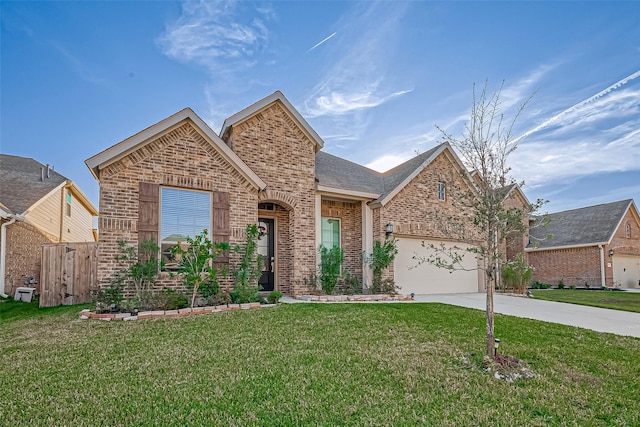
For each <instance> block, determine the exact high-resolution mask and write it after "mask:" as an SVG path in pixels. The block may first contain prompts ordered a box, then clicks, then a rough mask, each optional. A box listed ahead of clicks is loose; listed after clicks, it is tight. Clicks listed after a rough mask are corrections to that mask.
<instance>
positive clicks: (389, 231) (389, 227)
mask: <svg viewBox="0 0 640 427" xmlns="http://www.w3.org/2000/svg"><path fill="white" fill-rule="evenodd" d="M392 234H393V223H392V222H389V223H387V227H386V232H385V235H386V236H387V237H389V236H391V235H392Z"/></svg>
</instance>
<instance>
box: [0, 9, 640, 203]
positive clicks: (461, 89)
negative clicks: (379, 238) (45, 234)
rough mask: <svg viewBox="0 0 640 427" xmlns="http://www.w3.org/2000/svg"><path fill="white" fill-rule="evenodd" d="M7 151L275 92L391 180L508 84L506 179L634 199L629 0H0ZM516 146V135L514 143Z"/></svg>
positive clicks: (39, 154)
mask: <svg viewBox="0 0 640 427" xmlns="http://www.w3.org/2000/svg"><path fill="white" fill-rule="evenodd" d="M0 14H1V17H0V21H1V26H2V28H1V33H0V37H1V39H0V48H1V51H0V59H1V64H0V152H2V153H4V154H13V155H19V156H25V157H32V158H34V159H36V160H38V161H40V162H41V163H45V164H47V163H48V164H51V165H53V166H54V167H55V169H56V171H58V172H60V173H62V174H63V175H65V176H66V177H67V178H70V179H72V180H73V181H75V182H76V184H77V185H78V186H79V187H80V188H81V189H82V191H83V192H84V193H85V194H86V195H87V196H88V197H89V199H90V200H92V201H93V203H94V204H95V205H96V207H98V203H99V190H98V183H97V182H96V181H95V180H94V178H93V176H92V175H91V173H90V172H89V170H88V168H87V167H86V165H85V164H84V161H85V160H86V159H88V158H89V157H91V156H93V155H95V154H97V153H99V152H101V151H103V150H105V149H106V148H109V147H110V146H112V145H114V144H116V143H118V142H120V141H122V140H124V139H126V138H128V137H129V136H131V135H133V134H135V133H137V132H139V131H141V130H143V129H145V128H147V127H148V126H151V125H153V124H154V123H157V122H158V121H160V120H162V119H164V118H165V117H167V116H169V115H171V114H173V113H175V112H177V111H179V110H181V109H183V108H185V107H191V108H192V109H193V110H194V111H195V112H196V113H197V114H198V115H199V116H200V117H201V118H202V119H204V120H205V122H207V123H208V124H209V125H210V126H211V128H212V129H213V130H214V131H216V132H219V130H220V127H221V125H222V122H223V121H224V119H225V118H227V117H229V116H231V115H232V114H234V113H236V112H238V111H240V110H242V109H243V108H245V107H247V106H249V105H251V104H252V103H254V102H256V101H258V100H260V99H261V98H263V97H265V96H267V95H269V94H271V93H273V92H274V91H276V90H280V91H282V92H283V93H284V95H285V96H286V97H287V99H288V100H289V101H290V102H291V103H292V104H293V105H294V106H295V107H296V108H297V109H298V111H299V112H300V113H301V114H302V116H303V117H305V119H306V120H307V121H308V122H309V124H310V125H311V126H312V127H313V128H314V129H315V130H316V132H317V133H318V134H319V135H320V136H321V137H322V139H323V140H324V142H325V145H324V151H326V152H328V153H331V154H334V155H337V156H340V157H343V158H346V159H349V160H351V161H354V162H356V163H359V164H363V165H366V166H369V167H371V168H373V169H376V170H380V171H384V170H387V169H389V168H391V167H393V166H395V165H397V164H399V163H401V162H403V161H405V160H407V159H409V158H411V157H413V156H415V155H416V153H419V152H424V151H426V150H429V149H430V148H432V147H434V146H435V145H436V144H438V143H440V142H442V139H443V135H442V133H441V132H440V131H439V130H438V129H437V128H436V126H439V127H440V128H442V129H444V130H445V131H446V132H447V133H449V134H451V135H453V136H454V137H461V136H462V132H463V129H464V124H465V123H466V122H467V121H468V119H469V114H470V109H471V105H472V100H473V88H474V85H475V87H476V92H477V91H478V89H481V88H482V87H483V86H484V85H485V84H487V87H488V90H489V91H490V92H493V91H495V90H498V89H499V88H500V87H501V85H502V91H501V98H500V99H501V102H502V104H501V107H502V113H504V115H505V117H506V118H507V119H509V120H510V119H511V118H513V117H514V115H515V113H516V111H517V110H518V108H519V106H520V105H521V104H522V103H524V102H525V101H527V100H529V102H528V104H527V106H526V108H525V109H524V110H523V112H522V113H521V114H520V115H519V116H518V119H517V121H516V124H515V127H514V135H515V136H516V137H517V144H518V148H517V150H516V151H515V152H514V153H513V154H512V155H511V156H510V158H509V164H510V166H511V168H512V170H511V175H512V177H513V178H515V179H516V180H517V181H524V186H523V191H524V192H525V194H526V196H527V197H528V199H529V200H530V201H535V200H536V199H539V198H541V199H546V200H549V203H548V204H546V205H545V206H544V207H543V208H542V211H543V212H544V211H548V212H557V211H560V210H566V209H573V208H578V207H583V206H590V205H595V204H600V203H607V202H613V201H617V200H623V199H631V198H632V199H635V202H636V204H638V203H640V2H584V3H583V2H482V1H476V2H422V1H411V2H395V1H394V2H391V1H386V2H373V1H367V2H346V1H345V2H342V1H304V2H302V1H300V2H294V1H273V2H249V1H241V2H234V1H207V2H204V1H190V2H171V1H144V2H143V1H135V2H134V1H130V2H127V1H120V2H99V1H92V2H56V1H47V2H24V1H21V2H11V1H3V2H2V3H1V4H0ZM521 137H522V138H521Z"/></svg>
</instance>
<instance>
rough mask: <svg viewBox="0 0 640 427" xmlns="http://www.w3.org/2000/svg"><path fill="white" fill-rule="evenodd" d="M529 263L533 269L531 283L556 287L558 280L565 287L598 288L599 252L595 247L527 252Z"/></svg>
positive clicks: (599, 278) (599, 283)
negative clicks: (586, 285) (585, 286)
mask: <svg viewBox="0 0 640 427" xmlns="http://www.w3.org/2000/svg"><path fill="white" fill-rule="evenodd" d="M529 263H530V264H531V265H532V266H533V267H534V270H533V274H532V275H531V281H532V282H536V281H537V282H540V283H549V284H551V285H553V286H556V285H557V284H558V282H559V281H560V280H562V281H563V283H564V284H565V286H584V285H585V283H587V284H588V285H589V286H590V287H600V285H601V277H600V250H599V249H598V247H597V246H589V247H584V248H573V249H556V250H548V251H532V252H529Z"/></svg>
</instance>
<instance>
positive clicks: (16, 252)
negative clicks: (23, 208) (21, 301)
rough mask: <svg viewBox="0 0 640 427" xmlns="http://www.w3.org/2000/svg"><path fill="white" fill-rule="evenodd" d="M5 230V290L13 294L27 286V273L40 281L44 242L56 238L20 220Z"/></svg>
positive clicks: (52, 240)
mask: <svg viewBox="0 0 640 427" xmlns="http://www.w3.org/2000/svg"><path fill="white" fill-rule="evenodd" d="M5 230H6V233H7V236H6V245H7V246H6V248H7V253H6V254H5V256H6V258H5V263H6V264H5V268H6V270H5V285H4V286H5V288H4V292H5V293H6V294H7V295H11V296H13V295H14V294H15V290H16V288H17V287H20V286H25V285H24V282H25V277H24V276H26V275H28V276H32V277H33V278H34V279H35V280H37V281H38V283H40V266H41V265H42V244H43V243H49V242H54V241H56V240H54V239H52V238H50V237H49V236H47V235H45V234H44V233H42V232H40V231H39V230H38V229H37V228H36V227H34V226H32V225H30V224H27V223H24V222H19V221H17V222H14V223H13V224H11V225H9V226H7V227H6V229H5ZM0 232H1V231H0Z"/></svg>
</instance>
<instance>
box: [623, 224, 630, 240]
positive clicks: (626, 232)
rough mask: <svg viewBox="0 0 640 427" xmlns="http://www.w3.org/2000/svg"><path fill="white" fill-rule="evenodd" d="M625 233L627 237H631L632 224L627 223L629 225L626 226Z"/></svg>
mask: <svg viewBox="0 0 640 427" xmlns="http://www.w3.org/2000/svg"><path fill="white" fill-rule="evenodd" d="M624 234H625V236H627V239H630V238H631V224H629V223H627V225H626V226H625V227H624Z"/></svg>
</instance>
